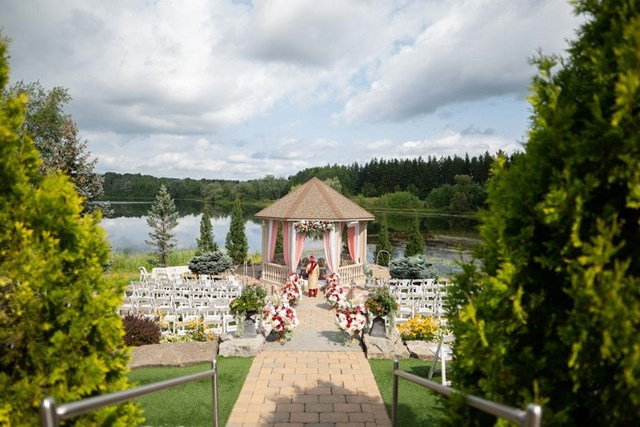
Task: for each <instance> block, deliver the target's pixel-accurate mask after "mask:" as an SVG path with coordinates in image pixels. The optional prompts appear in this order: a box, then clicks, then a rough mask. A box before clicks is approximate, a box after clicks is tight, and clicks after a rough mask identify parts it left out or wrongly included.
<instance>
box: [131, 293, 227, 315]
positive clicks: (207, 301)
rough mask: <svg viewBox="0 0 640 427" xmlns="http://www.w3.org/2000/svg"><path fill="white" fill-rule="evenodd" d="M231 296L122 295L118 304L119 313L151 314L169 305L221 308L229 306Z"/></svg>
mask: <svg viewBox="0 0 640 427" xmlns="http://www.w3.org/2000/svg"><path fill="white" fill-rule="evenodd" d="M230 302H231V298H186V297H171V298H149V297H135V296H128V297H124V299H123V302H122V304H121V306H120V314H122V315H124V314H128V313H130V314H140V315H148V314H153V313H155V311H156V310H157V309H158V308H160V307H169V308H172V309H178V308H182V307H187V308H200V307H206V308H216V309H223V308H225V307H229V303H230Z"/></svg>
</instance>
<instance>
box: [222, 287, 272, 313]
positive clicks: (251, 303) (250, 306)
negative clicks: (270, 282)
mask: <svg viewBox="0 0 640 427" xmlns="http://www.w3.org/2000/svg"><path fill="white" fill-rule="evenodd" d="M266 296H267V291H265V290H264V288H263V287H261V286H257V285H248V286H246V287H245V288H244V289H243V290H242V292H241V293H240V296H238V297H237V298H234V299H233V300H232V301H231V303H230V304H229V308H230V309H231V312H232V313H242V312H252V311H260V310H262V309H263V308H264V305H265V298H266Z"/></svg>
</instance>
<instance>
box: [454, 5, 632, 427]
mask: <svg viewBox="0 0 640 427" xmlns="http://www.w3.org/2000/svg"><path fill="white" fill-rule="evenodd" d="M573 4H574V6H575V9H576V12H577V13H580V14H582V16H581V19H582V20H583V22H584V24H583V25H582V27H581V28H580V29H579V30H577V31H576V34H577V35H578V39H577V40H575V41H573V42H572V43H571V48H570V50H569V53H570V55H569V57H567V58H563V60H561V61H560V60H558V59H557V58H554V57H547V56H539V57H538V58H535V60H534V63H535V64H536V65H537V66H538V71H539V73H538V76H537V77H536V78H535V79H534V81H533V84H532V92H533V93H532V94H531V96H530V97H529V99H530V100H531V103H532V108H533V115H532V119H531V130H530V131H529V135H528V140H527V142H526V145H525V149H526V151H525V153H524V154H522V155H520V156H518V157H516V159H515V161H514V162H513V164H512V165H511V166H510V167H509V168H506V167H505V160H504V159H499V160H498V162H497V163H496V164H495V165H494V168H493V171H494V176H493V178H492V179H491V181H490V182H489V183H488V209H489V210H488V211H487V212H486V213H485V214H483V218H482V219H483V225H482V226H481V229H480V233H481V236H482V239H483V241H484V245H483V248H482V253H481V254H480V259H481V261H482V266H481V270H480V271H475V269H474V268H473V266H465V267H464V274H463V275H461V276H460V277H459V278H457V279H456V285H455V286H454V287H453V289H451V291H450V295H451V296H452V298H451V299H450V300H449V304H448V307H449V315H448V319H449V320H450V322H451V323H450V324H451V326H452V329H453V333H454V335H455V336H456V341H455V344H454V346H453V351H454V358H455V359H456V363H455V365H454V366H453V371H452V375H451V378H452V380H453V384H454V387H455V388H457V389H459V390H461V391H462V392H464V393H471V394H475V395H478V396H487V397H489V398H490V399H492V400H495V401H498V402H501V403H503V404H508V405H512V406H515V407H520V408H523V407H525V405H527V404H528V403H530V402H535V403H539V404H541V405H543V418H544V419H543V424H544V425H548V426H552V425H553V426H586V425H588V426H630V425H638V420H639V419H640V382H639V379H640V334H639V333H638V331H640V262H638V260H640V191H639V189H640V172H639V171H640V132H639V127H638V125H639V124H640V108H638V106H639V105H640V86H639V85H638V81H639V80H638V70H639V69H638V53H639V52H640V37H639V35H640V19H639V17H640V4H639V3H638V2H633V1H628V0H615V1H613V0H602V1H587V0H581V1H575V2H573ZM445 405H446V406H449V405H450V402H447V403H445ZM446 409H447V410H446V412H447V414H448V416H449V417H451V420H450V424H451V425H494V424H495V418H492V417H478V416H477V413H475V412H472V411H471V410H467V409H465V408H458V407H454V408H451V407H448V408H446ZM461 416H464V417H465V419H464V420H461V419H458V417H461Z"/></svg>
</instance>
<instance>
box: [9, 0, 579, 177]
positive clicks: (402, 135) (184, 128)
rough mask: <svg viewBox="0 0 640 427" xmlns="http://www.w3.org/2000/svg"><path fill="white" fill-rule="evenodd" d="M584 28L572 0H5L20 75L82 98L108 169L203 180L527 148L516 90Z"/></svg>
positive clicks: (90, 132)
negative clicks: (533, 62) (533, 59)
mask: <svg viewBox="0 0 640 427" xmlns="http://www.w3.org/2000/svg"><path fill="white" fill-rule="evenodd" d="M577 22H578V19H577V18H575V17H573V16H572V14H571V13H570V11H569V8H568V6H567V4H566V3H565V2H564V1H559V0H521V1H515V2H514V1H509V0H491V1H489V0H451V1H447V2H434V1H429V0H409V1H405V0H397V1H390V2H371V1H366V0H344V1H343V0H327V1H314V0H297V1H295V2H290V1H285V0H274V1H266V0H255V1H254V2H253V4H247V3H246V2H244V3H243V2H229V1H226V0H192V1H188V2H169V1H162V2H157V1H156V2H131V1H125V0H114V1H110V2H86V1H83V0H59V1H56V2H50V1H47V0H32V1H29V2H25V1H23V0H3V1H2V2H1V3H0V28H3V29H4V30H3V32H4V34H6V35H8V36H9V37H11V38H12V40H13V41H12V43H11V45H10V54H11V66H12V78H13V80H25V81H36V80H40V81H41V83H42V84H43V85H44V86H45V87H47V88H51V87H53V86H64V87H66V88H68V89H69V92H70V94H71V95H72V97H73V101H72V102H71V103H70V104H69V105H68V108H67V110H68V112H69V113H71V114H72V115H73V118H74V120H76V121H77V123H78V126H79V129H80V132H81V135H82V136H84V137H86V138H88V140H89V147H90V149H91V151H92V152H93V154H94V155H96V156H98V158H99V164H98V170H99V171H101V172H105V171H115V172H132V173H138V172H139V173H146V174H151V175H156V176H178V177H187V176H189V177H192V178H202V177H205V178H226V179H252V178H258V177H262V176H264V175H266V174H273V175H276V176H287V175H291V174H294V173H296V172H297V171H298V170H300V169H304V168H306V167H312V166H322V165H326V164H333V163H338V164H351V163H353V162H359V163H366V162H367V161H369V160H370V159H371V158H373V157H377V158H389V157H398V156H417V155H422V156H426V155H434V153H437V154H438V155H440V154H439V153H442V155H449V154H460V155H464V152H465V150H466V151H474V152H475V151H478V150H481V152H484V151H485V150H488V151H490V152H492V151H495V150H497V149H499V148H502V147H511V146H512V145H517V143H515V142H514V141H513V134H514V133H515V134H516V135H518V136H519V135H523V134H524V133H525V131H524V129H521V130H520V129H518V130H517V131H514V130H513V129H512V128H513V127H514V125H513V123H514V122H518V123H520V122H522V123H526V116H525V117H524V118H520V116H518V117H516V118H515V119H514V116H513V114H511V113H509V112H508V111H506V108H507V107H503V108H502V110H501V107H500V105H507V103H506V102H505V97H504V95H505V94H517V96H518V97H519V98H520V99H521V101H518V102H520V103H521V104H524V93H525V92H526V88H527V86H528V83H529V79H530V76H531V75H532V74H533V73H534V70H533V69H532V67H531V66H529V65H528V64H527V59H528V58H529V57H530V56H531V55H532V54H533V53H534V51H535V49H536V48H538V47H542V48H543V49H544V50H545V51H546V52H549V53H551V52H556V53H557V52H561V51H562V49H563V48H564V38H566V37H570V36H571V35H572V31H573V30H572V28H575V26H576V23H577ZM501 96H502V98H501ZM471 101H474V102H476V103H481V102H485V101H486V102H487V104H486V105H487V106H488V107H487V108H486V109H485V110H484V111H490V112H491V114H489V113H485V114H483V115H477V116H476V117H477V118H472V117H469V116H470V115H471V114H478V113H477V112H478V111H482V108H480V107H479V106H478V105H475V106H474V108H466V109H465V108H462V107H460V106H464V105H467V104H469V103H470V102H471ZM488 102H493V103H494V104H495V103H497V104H498V105H497V106H495V105H491V106H489V104H488ZM465 103H466V104H465ZM513 104H514V101H510V104H508V107H509V108H511V107H512V106H513ZM521 104H518V105H521ZM452 106H455V108H452ZM520 109H521V110H524V108H520ZM520 109H519V110H518V111H520ZM445 110H446V111H445ZM432 112H437V113H436V114H431V113H432ZM445 112H446V114H445ZM507 122H508V123H507ZM489 128H490V129H491V131H490V132H486V131H481V130H486V129H489ZM503 149H504V148H503ZM476 154H477V153H476Z"/></svg>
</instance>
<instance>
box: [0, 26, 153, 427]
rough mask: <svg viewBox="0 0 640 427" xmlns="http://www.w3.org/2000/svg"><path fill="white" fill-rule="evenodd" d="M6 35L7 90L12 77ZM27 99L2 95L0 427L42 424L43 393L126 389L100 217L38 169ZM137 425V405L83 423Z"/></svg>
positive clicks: (2, 57)
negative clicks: (86, 211)
mask: <svg viewBox="0 0 640 427" xmlns="http://www.w3.org/2000/svg"><path fill="white" fill-rule="evenodd" d="M8 72H9V71H8V62H7V52H6V39H4V38H2V37H0V93H5V94H6V92H4V89H5V86H6V84H7V80H8ZM25 102H26V97H24V96H19V97H15V96H12V95H5V96H1V97H0V295H1V297H0V396H2V397H1V398H0V425H3V426H5V425H7V426H11V425H13V426H26V425H29V426H33V425H39V424H40V417H39V413H38V406H39V404H40V402H41V401H42V399H43V398H44V397H46V396H51V397H53V398H54V399H55V400H56V401H57V402H58V403H63V402H72V401H74V400H78V399H83V398H86V397H90V396H97V395H99V394H105V393H109V392H113V391H117V390H123V389H126V388H128V381H127V376H126V372H127V363H128V354H127V353H128V350H127V349H126V348H125V347H124V342H123V334H124V333H123V327H122V320H121V319H120V317H119V315H118V313H117V310H118V307H119V305H120V304H121V302H122V293H123V290H124V288H123V286H122V285H118V284H116V283H114V282H112V281H110V280H108V279H107V278H106V277H105V275H104V269H105V267H106V265H107V264H108V262H109V258H110V251H109V245H108V243H107V241H106V236H105V234H104V231H103V229H102V228H101V227H100V225H99V223H100V216H99V215H84V216H83V215H82V208H83V205H82V198H81V197H79V195H78V193H77V192H76V191H75V190H74V187H73V184H72V183H71V181H70V180H69V177H67V176H64V175H50V176H46V177H43V176H42V175H41V174H40V173H39V168H40V165H41V159H40V156H39V153H38V151H37V150H36V148H35V146H34V144H33V142H32V140H31V137H30V136H29V135H28V134H27V133H25V129H24V127H23V124H24V120H23V114H24V108H25V107H24V105H25ZM75 421H77V422H78V424H81V425H137V424H139V423H140V421H141V419H140V416H139V413H138V410H137V409H136V408H135V406H134V405H133V404H132V403H126V404H123V405H116V406H108V407H106V408H103V409H99V410H95V411H91V412H90V413H88V414H87V415H84V416H82V417H81V419H76V420H75Z"/></svg>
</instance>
